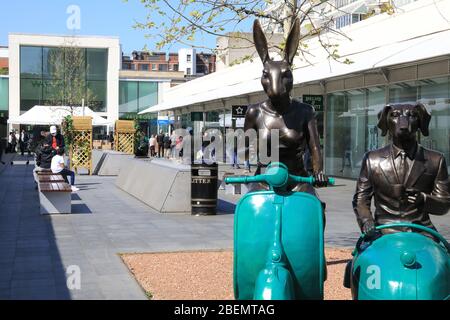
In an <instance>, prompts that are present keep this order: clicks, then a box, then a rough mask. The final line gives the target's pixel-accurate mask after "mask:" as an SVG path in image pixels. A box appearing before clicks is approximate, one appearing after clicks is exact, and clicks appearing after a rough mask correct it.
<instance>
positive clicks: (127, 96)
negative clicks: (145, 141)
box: [119, 80, 158, 135]
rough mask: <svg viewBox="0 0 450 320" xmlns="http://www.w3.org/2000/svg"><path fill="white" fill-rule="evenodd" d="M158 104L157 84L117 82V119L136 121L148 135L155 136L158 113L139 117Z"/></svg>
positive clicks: (151, 82) (150, 82)
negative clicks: (142, 112) (144, 111)
mask: <svg viewBox="0 0 450 320" xmlns="http://www.w3.org/2000/svg"><path fill="white" fill-rule="evenodd" d="M157 103H158V83H157V82H153V81H134V80H133V81H129V80H121V81H120V82H119V119H121V120H137V121H138V122H139V124H140V126H141V128H142V129H143V130H144V132H146V133H147V134H148V135H150V134H156V132H157V127H158V124H157V120H158V113H149V114H144V115H139V114H138V113H139V112H140V111H143V110H145V109H148V108H150V107H151V106H154V105H156V104H157Z"/></svg>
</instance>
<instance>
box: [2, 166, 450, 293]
mask: <svg viewBox="0 0 450 320" xmlns="http://www.w3.org/2000/svg"><path fill="white" fill-rule="evenodd" d="M19 160H20V159H19ZM17 163H23V162H22V161H18V162H17ZM1 171H3V172H1ZM114 181H115V178H113V177H111V178H110V177H96V176H92V177H90V176H78V177H77V185H78V186H79V187H80V189H81V190H80V191H79V192H78V193H77V194H76V195H75V194H74V195H73V197H72V200H73V202H72V203H73V204H72V209H73V212H74V213H73V214H71V215H61V216H55V215H54V216H41V215H40V214H39V199H38V194H37V191H36V190H35V186H34V182H33V178H32V166H26V165H24V164H18V165H14V166H12V167H11V166H10V165H7V166H6V168H0V252H1V254H0V299H110V300H111V299H146V296H145V293H144V292H143V291H142V289H141V288H140V286H139V285H138V284H137V283H136V281H135V280H134V278H133V277H132V275H131V274H130V273H129V271H128V269H127V268H126V267H125V265H124V264H123V263H122V261H121V259H120V257H119V256H118V253H129V252H156V251H178V250H200V249H224V248H232V245H233V217H234V216H233V214H220V215H217V216H211V217H193V216H189V215H167V214H165V215H161V214H158V213H157V212H155V211H153V210H152V209H151V208H149V207H148V206H146V205H145V204H143V203H141V202H140V201H138V200H137V199H135V198H133V197H131V196H129V195H128V194H126V193H125V192H123V191H121V190H120V189H118V188H116V187H115V185H114ZM354 184H355V183H354V181H351V180H338V183H337V186H335V187H333V188H326V189H321V190H320V191H319V193H320V196H321V198H322V199H323V200H324V201H326V202H327V203H328V210H327V228H326V234H325V237H326V243H327V245H332V246H353V245H354V243H355V241H356V238H357V236H358V229H357V226H356V222H355V218H354V215H353V212H352V210H351V196H352V193H353V190H354ZM220 196H221V198H222V199H223V200H225V201H221V202H220V208H221V209H222V211H224V210H225V209H226V210H225V211H228V212H232V210H233V203H234V202H235V201H236V200H237V199H238V197H237V196H231V195H227V194H224V193H223V192H222V191H221V194H220ZM433 221H435V222H436V221H437V223H436V225H437V227H438V228H439V230H440V231H441V232H442V233H443V234H444V235H445V236H447V237H448V235H449V229H450V228H449V227H450V215H448V216H447V217H440V218H438V219H433ZM72 265H76V266H78V267H80V269H81V289H80V290H69V289H68V288H67V285H66V279H67V275H66V270H67V268H68V267H69V266H72Z"/></svg>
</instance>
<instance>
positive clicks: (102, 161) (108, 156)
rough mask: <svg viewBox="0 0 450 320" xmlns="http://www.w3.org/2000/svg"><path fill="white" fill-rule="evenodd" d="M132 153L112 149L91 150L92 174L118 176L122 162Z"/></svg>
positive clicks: (128, 158)
mask: <svg viewBox="0 0 450 320" xmlns="http://www.w3.org/2000/svg"><path fill="white" fill-rule="evenodd" d="M133 158H134V155H131V154H126V153H123V152H118V151H112V150H96V149H94V150H92V167H93V168H94V170H93V172H92V174H94V175H99V176H118V175H119V172H120V168H121V167H122V164H124V163H126V162H127V161H129V160H131V159H133Z"/></svg>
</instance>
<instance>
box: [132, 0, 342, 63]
mask: <svg viewBox="0 0 450 320" xmlns="http://www.w3.org/2000/svg"><path fill="white" fill-rule="evenodd" d="M124 1H125V2H127V1H128V0H124ZM141 2H142V4H143V5H144V6H145V8H146V9H147V10H148V12H149V13H148V15H147V18H146V21H144V22H136V23H135V25H134V27H135V28H137V29H141V30H145V31H147V32H148V34H147V35H146V36H147V37H148V38H151V39H155V38H156V39H157V41H156V49H158V50H160V49H162V48H164V47H166V46H169V45H171V44H173V43H181V44H184V45H187V46H191V47H196V48H202V49H207V50H211V51H215V49H213V48H208V47H205V46H201V45H194V44H193V42H194V41H195V40H196V37H197V36H198V35H200V34H208V35H212V36H217V37H228V38H235V39H240V40H242V42H243V43H244V44H243V45H241V47H240V48H242V47H247V48H250V47H251V48H253V47H254V43H253V39H252V37H248V36H245V35H244V32H250V31H251V30H249V27H248V26H249V23H248V22H249V21H251V22H252V21H253V20H254V19H260V20H262V21H263V25H266V26H271V28H268V29H269V30H267V31H266V32H268V33H269V35H270V33H274V31H277V30H283V33H284V36H285V37H286V35H287V34H288V32H289V31H290V29H291V27H292V25H293V22H294V20H295V18H296V17H299V18H300V26H301V29H302V35H301V38H300V46H299V50H300V53H301V54H302V55H303V57H305V59H306V55H305V54H306V53H308V47H307V46H306V45H302V42H304V40H305V39H307V38H309V37H311V36H313V35H314V36H317V39H318V41H319V43H320V44H321V45H322V47H323V48H324V49H325V50H326V52H327V53H328V55H329V57H331V58H333V59H335V60H339V59H340V57H339V55H338V52H337V45H336V44H333V43H330V42H329V41H328V40H326V39H323V38H322V36H323V34H324V33H326V32H333V33H338V34H341V35H342V33H341V32H339V31H337V30H335V29H334V28H332V25H334V23H333V18H332V17H331V16H330V17H328V18H327V16H326V10H325V9H326V8H328V10H330V6H331V8H334V5H333V4H332V3H328V2H327V1H324V0H279V1H274V0H181V1H169V0H141ZM158 20H161V23H157V22H155V21H158ZM319 20H320V23H318V21H319ZM246 26H247V30H243V28H246ZM269 38H270V36H269ZM283 46H284V43H281V44H279V43H276V44H274V43H269V47H271V48H275V49H278V50H282V49H283ZM249 58H251V57H248V59H249ZM306 60H307V59H306ZM343 62H349V61H347V60H343Z"/></svg>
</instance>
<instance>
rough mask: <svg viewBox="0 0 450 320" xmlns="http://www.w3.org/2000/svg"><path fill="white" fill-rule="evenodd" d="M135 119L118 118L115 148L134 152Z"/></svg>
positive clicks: (130, 152)
mask: <svg viewBox="0 0 450 320" xmlns="http://www.w3.org/2000/svg"><path fill="white" fill-rule="evenodd" d="M135 133H136V129H135V127H134V121H130V120H117V121H116V128H115V131H114V150H116V151H120V152H124V153H127V154H134V136H135Z"/></svg>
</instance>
